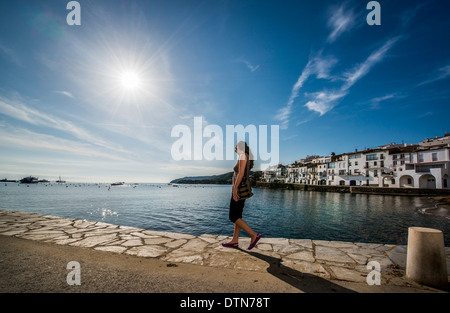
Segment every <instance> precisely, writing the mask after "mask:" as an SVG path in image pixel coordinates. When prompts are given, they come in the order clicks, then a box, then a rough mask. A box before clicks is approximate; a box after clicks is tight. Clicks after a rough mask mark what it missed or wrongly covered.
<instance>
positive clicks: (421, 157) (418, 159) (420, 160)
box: [417, 153, 423, 162]
mask: <svg viewBox="0 0 450 313" xmlns="http://www.w3.org/2000/svg"><path fill="white" fill-rule="evenodd" d="M417 162H423V154H422V153H419V154H418V155H417Z"/></svg>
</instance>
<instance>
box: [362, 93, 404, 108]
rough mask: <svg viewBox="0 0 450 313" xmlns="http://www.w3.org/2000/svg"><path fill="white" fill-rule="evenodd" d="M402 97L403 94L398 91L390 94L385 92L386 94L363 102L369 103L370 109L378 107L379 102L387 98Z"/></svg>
mask: <svg viewBox="0 0 450 313" xmlns="http://www.w3.org/2000/svg"><path fill="white" fill-rule="evenodd" d="M403 97H404V95H400V94H398V93H391V94H387V95H384V96H381V97H375V98H372V99H370V100H369V101H367V102H365V104H369V105H370V107H371V108H372V109H378V108H379V106H380V103H381V102H384V101H387V100H392V99H398V98H403Z"/></svg>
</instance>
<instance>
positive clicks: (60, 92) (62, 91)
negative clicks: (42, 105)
mask: <svg viewBox="0 0 450 313" xmlns="http://www.w3.org/2000/svg"><path fill="white" fill-rule="evenodd" d="M55 92H56V93H59V94H61V95H64V96H66V97H69V98H72V99H75V97H74V96H73V94H72V93H70V92H68V91H64V90H55Z"/></svg>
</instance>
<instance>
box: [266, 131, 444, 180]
mask: <svg viewBox="0 0 450 313" xmlns="http://www.w3.org/2000/svg"><path fill="white" fill-rule="evenodd" d="M449 176H450V134H449V133H447V132H446V133H445V135H444V136H442V137H435V138H432V139H426V140H424V141H421V142H419V144H410V145H407V144H405V143H402V144H396V143H390V144H387V145H383V146H379V147H377V148H373V149H365V150H362V151H358V150H355V151H354V152H348V153H343V154H339V155H336V154H334V153H332V154H331V155H330V156H318V155H313V156H307V157H306V158H304V159H301V160H298V161H296V162H294V163H292V164H288V165H287V166H284V165H281V164H279V165H277V166H275V167H272V168H268V170H267V171H265V172H264V175H263V181H266V182H287V183H298V184H310V185H330V186H374V187H387V188H390V187H391V188H431V189H436V188H437V189H440V188H450V182H449Z"/></svg>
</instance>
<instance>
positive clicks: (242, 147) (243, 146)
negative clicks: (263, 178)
mask: <svg viewBox="0 0 450 313" xmlns="http://www.w3.org/2000/svg"><path fill="white" fill-rule="evenodd" d="M234 151H235V152H236V153H237V154H241V153H245V155H246V156H247V160H249V161H250V168H253V163H254V162H253V160H254V158H253V154H252V151H251V150H250V148H249V146H248V145H247V143H246V142H245V141H239V142H238V143H237V144H236V146H235V147H234Z"/></svg>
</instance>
